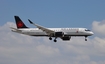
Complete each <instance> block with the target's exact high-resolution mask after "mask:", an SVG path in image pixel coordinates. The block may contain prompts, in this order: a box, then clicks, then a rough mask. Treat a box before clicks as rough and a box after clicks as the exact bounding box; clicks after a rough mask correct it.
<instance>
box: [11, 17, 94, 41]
mask: <svg viewBox="0 0 105 64" xmlns="http://www.w3.org/2000/svg"><path fill="white" fill-rule="evenodd" d="M14 18H15V22H16V26H17V28H13V27H11V29H12V30H11V31H13V32H16V33H20V34H25V35H29V36H40V37H41V36H46V37H49V40H52V38H53V37H54V38H55V39H54V42H57V38H61V39H62V40H63V41H69V40H70V39H71V37H72V36H84V37H85V41H87V37H88V36H91V35H93V34H94V33H93V32H92V31H90V30H88V29H86V28H46V27H43V26H41V25H38V24H36V23H33V22H32V21H31V20H30V19H28V21H29V22H30V24H33V25H34V26H36V27H37V28H29V27H27V26H26V25H25V24H24V23H23V21H22V20H21V19H20V18H19V16H14Z"/></svg>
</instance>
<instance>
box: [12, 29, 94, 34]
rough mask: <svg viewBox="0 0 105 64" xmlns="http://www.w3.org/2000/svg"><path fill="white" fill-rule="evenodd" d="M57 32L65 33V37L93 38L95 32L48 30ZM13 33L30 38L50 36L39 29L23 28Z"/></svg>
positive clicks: (84, 30) (85, 30)
mask: <svg viewBox="0 0 105 64" xmlns="http://www.w3.org/2000/svg"><path fill="white" fill-rule="evenodd" d="M48 29H50V30H53V31H55V32H64V35H65V36H91V35H93V32H92V31H90V30H87V29H86V28H48ZM12 31H13V32H17V33H21V34H26V35H30V36H48V35H47V34H46V32H44V31H42V30H41V29H38V28H21V29H18V30H12Z"/></svg>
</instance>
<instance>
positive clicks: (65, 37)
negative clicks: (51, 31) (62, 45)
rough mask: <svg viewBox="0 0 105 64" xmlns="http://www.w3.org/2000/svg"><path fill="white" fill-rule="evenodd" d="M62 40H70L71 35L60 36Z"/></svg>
mask: <svg viewBox="0 0 105 64" xmlns="http://www.w3.org/2000/svg"><path fill="white" fill-rule="evenodd" d="M61 39H62V40H70V39H71V36H64V37H62V38H61Z"/></svg>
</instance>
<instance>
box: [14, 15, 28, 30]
mask: <svg viewBox="0 0 105 64" xmlns="http://www.w3.org/2000/svg"><path fill="white" fill-rule="evenodd" d="M14 18H15V21H16V25H17V28H28V27H27V26H26V25H25V24H24V23H23V21H22V20H21V19H20V18H19V17H18V16H14Z"/></svg>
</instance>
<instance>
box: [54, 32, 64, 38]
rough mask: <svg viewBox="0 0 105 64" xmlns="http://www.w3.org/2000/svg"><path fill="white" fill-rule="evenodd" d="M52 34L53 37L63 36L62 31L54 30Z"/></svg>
mask: <svg viewBox="0 0 105 64" xmlns="http://www.w3.org/2000/svg"><path fill="white" fill-rule="evenodd" d="M54 36H55V37H63V36H64V33H63V32H55V33H54Z"/></svg>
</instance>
